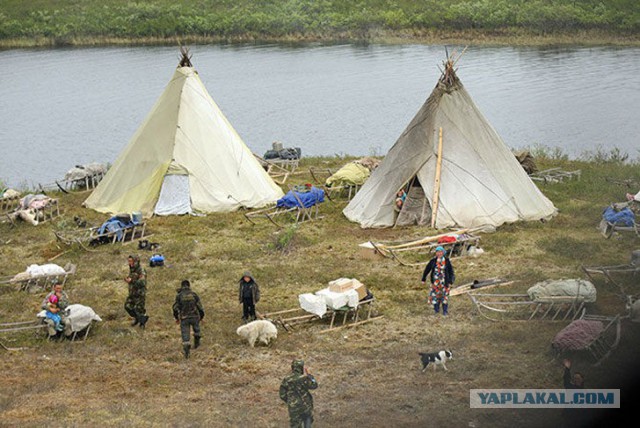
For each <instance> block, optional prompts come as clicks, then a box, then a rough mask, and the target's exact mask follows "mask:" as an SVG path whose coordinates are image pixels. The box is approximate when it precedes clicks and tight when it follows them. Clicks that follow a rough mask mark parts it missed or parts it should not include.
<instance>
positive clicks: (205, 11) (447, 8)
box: [0, 0, 640, 40]
mask: <svg viewBox="0 0 640 428" xmlns="http://www.w3.org/2000/svg"><path fill="white" fill-rule="evenodd" d="M514 28H515V29H517V28H520V29H522V30H526V31H529V32H532V33H534V34H547V33H554V32H567V31H569V32H571V31H577V30H593V29H598V30H603V31H608V32H611V33H614V34H623V35H628V34H634V33H637V32H638V31H639V30H640V2H637V1H635V0H608V1H606V2H604V1H601V0H448V1H443V0H415V1H410V0H386V1H385V0H366V1H364V0H360V1H347V0H334V1H332V0H284V1H282V0H264V1H251V0H237V1H228V0H209V1H205V0H200V1H196V0H185V1H183V2H180V3H175V2H170V1H167V0H159V1H139V2H128V1H122V0H114V1H110V2H108V3H104V2H102V1H99V0H85V1H82V2H78V1H70V0H69V1H64V0H63V1H57V2H48V1H43V0H34V1H29V2H24V1H18V0H2V1H0V40H2V39H20V38H42V37H44V38H58V39H73V38H83V37H84V38H90V37H116V38H131V39H136V38H150V37H157V38H168V37H175V36H182V37H189V36H197V37H218V38H225V37H226V38H229V37H235V36H243V35H246V36H254V37H259V36H263V37H265V38H277V37H283V36H287V35H303V36H313V35H315V36H318V37H331V36H336V35H344V34H346V35H347V36H348V35H349V34H350V33H353V34H355V35H359V36H362V35H363V32H369V31H372V30H381V31H390V32H393V31H405V30H414V31H415V30H451V29H453V30H487V31H495V30H509V29H514ZM365 35H366V34H365Z"/></svg>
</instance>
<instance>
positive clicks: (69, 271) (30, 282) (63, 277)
mask: <svg viewBox="0 0 640 428" xmlns="http://www.w3.org/2000/svg"><path fill="white" fill-rule="evenodd" d="M64 271H65V273H57V274H51V275H38V276H33V277H31V278H25V279H20V280H17V281H14V280H13V278H14V277H15V275H13V276H8V277H3V278H0V284H18V285H19V286H20V291H27V290H29V289H30V288H32V287H41V288H42V289H43V290H44V289H47V288H49V287H50V286H51V284H52V281H53V280H58V281H59V282H60V284H62V285H65V284H66V282H67V279H68V278H69V276H71V275H75V273H76V265H74V264H73V263H67V264H66V265H65V266H64Z"/></svg>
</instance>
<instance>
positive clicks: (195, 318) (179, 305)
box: [173, 279, 204, 358]
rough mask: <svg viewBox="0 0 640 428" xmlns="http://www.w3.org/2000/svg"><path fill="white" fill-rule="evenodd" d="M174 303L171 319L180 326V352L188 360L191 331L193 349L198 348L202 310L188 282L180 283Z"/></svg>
mask: <svg viewBox="0 0 640 428" xmlns="http://www.w3.org/2000/svg"><path fill="white" fill-rule="evenodd" d="M177 292H178V294H177V295H176V301H175V303H174V304H173V317H174V318H175V319H176V324H180V334H181V335H182V351H183V353H184V357H185V358H189V350H190V349H191V329H193V349H198V347H199V346H200V338H201V337H202V336H201V335H200V321H201V320H202V319H203V318H204V309H202V303H201V302H200V297H198V295H197V294H196V293H195V292H194V291H192V290H191V283H190V282H189V281H188V280H186V279H185V280H184V281H182V283H181V284H180V288H179V289H178V290H177Z"/></svg>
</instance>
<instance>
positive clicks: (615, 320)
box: [554, 314, 622, 367]
mask: <svg viewBox="0 0 640 428" xmlns="http://www.w3.org/2000/svg"><path fill="white" fill-rule="evenodd" d="M580 319H583V320H587V321H601V322H602V324H603V326H604V327H603V329H602V331H601V332H600V334H599V335H598V336H597V337H596V338H594V339H593V340H592V341H591V342H590V343H589V344H587V345H586V346H585V347H584V348H582V349H580V351H588V352H589V353H590V354H591V356H592V357H593V358H594V360H595V362H594V363H593V365H594V366H596V367H597V366H599V365H600V364H601V363H602V362H603V361H604V360H605V359H607V358H608V357H609V356H610V355H611V354H612V353H613V351H615V349H616V348H617V347H618V344H619V343H620V338H621V332H622V324H621V320H622V318H621V317H620V315H616V316H604V315H587V314H583V315H582V316H581V317H580ZM563 352H566V350H556V351H555V355H554V358H558V357H559V356H560V355H562V353H563Z"/></svg>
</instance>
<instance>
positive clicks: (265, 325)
mask: <svg viewBox="0 0 640 428" xmlns="http://www.w3.org/2000/svg"><path fill="white" fill-rule="evenodd" d="M236 333H237V334H238V336H240V337H242V338H244V339H247V341H248V342H249V345H251V347H252V348H253V346H254V345H255V344H256V341H260V342H262V343H264V344H265V345H269V343H271V342H272V341H273V340H275V339H276V338H277V337H278V329H277V328H276V326H275V325H273V323H272V322H271V321H267V320H257V321H251V322H250V323H248V324H245V325H241V326H240V327H238V329H237V330H236Z"/></svg>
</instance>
